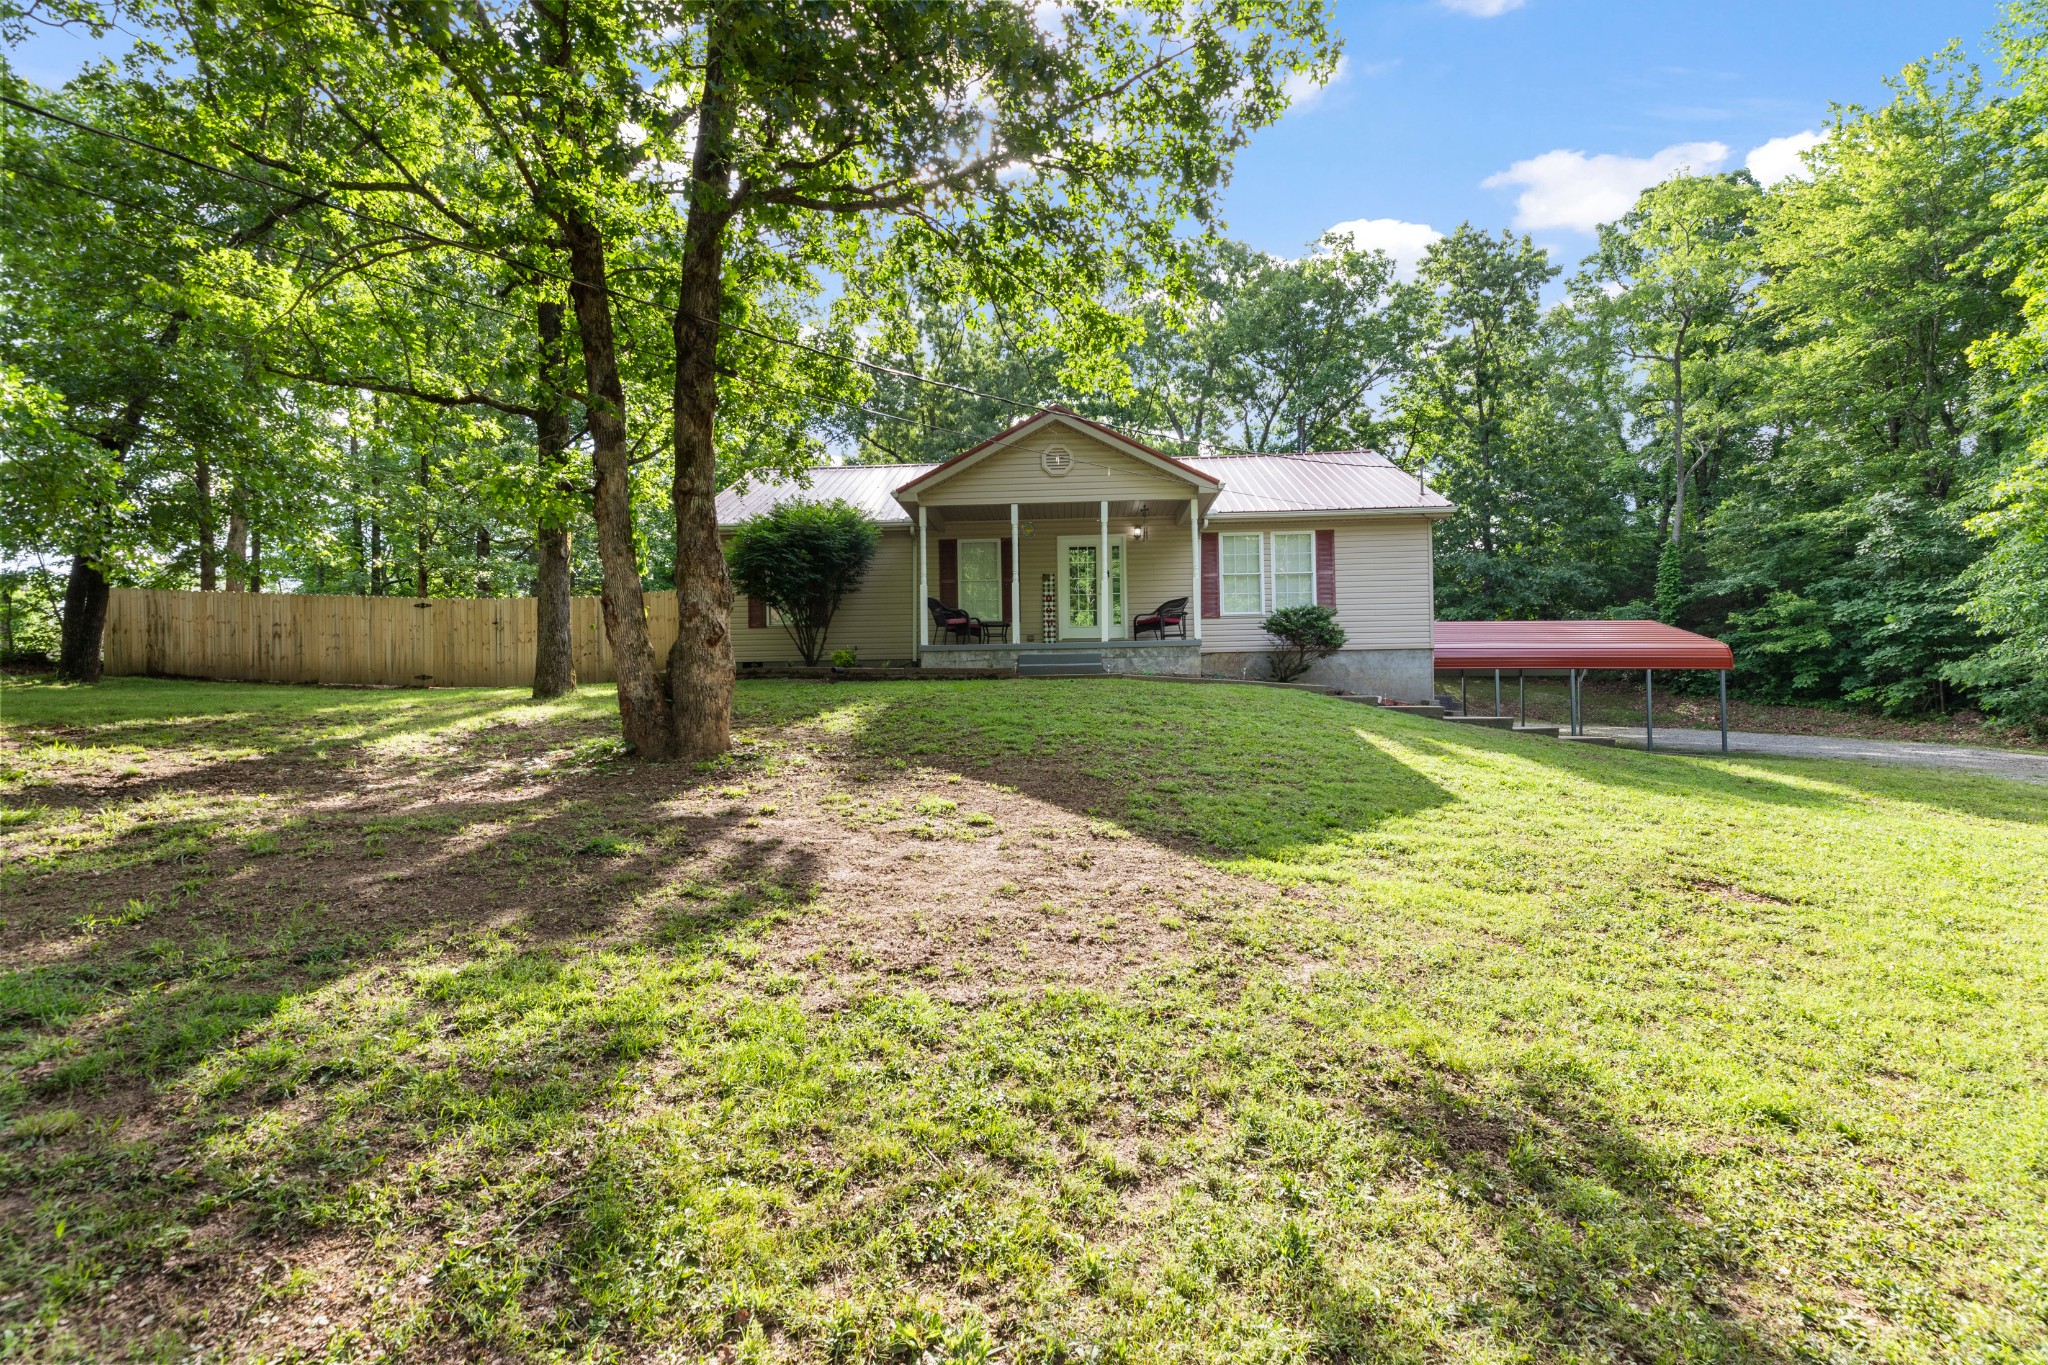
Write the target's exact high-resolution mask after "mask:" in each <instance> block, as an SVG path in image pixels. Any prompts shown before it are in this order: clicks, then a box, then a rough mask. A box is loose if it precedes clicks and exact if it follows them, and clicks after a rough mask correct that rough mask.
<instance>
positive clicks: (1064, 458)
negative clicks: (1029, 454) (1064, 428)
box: [1038, 446, 1074, 478]
mask: <svg viewBox="0 0 2048 1365" xmlns="http://www.w3.org/2000/svg"><path fill="white" fill-rule="evenodd" d="M1038 462H1039V463H1040V464H1042V465H1044V466H1045V472H1046V473H1048V474H1050V475H1052V476H1053V477H1054V478H1058V477H1060V475H1062V474H1065V473H1066V472H1067V471H1068V470H1070V469H1072V468H1073V467H1074V457H1073V456H1072V455H1070V454H1068V453H1067V451H1066V450H1065V449H1064V448H1062V447H1060V446H1053V447H1052V448H1051V449H1049V450H1045V451H1042V452H1040V453H1039V456H1038Z"/></svg>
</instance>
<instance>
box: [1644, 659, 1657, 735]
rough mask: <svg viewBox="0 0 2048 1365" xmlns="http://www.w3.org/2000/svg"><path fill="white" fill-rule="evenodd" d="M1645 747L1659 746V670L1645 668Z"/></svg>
mask: <svg viewBox="0 0 2048 1365" xmlns="http://www.w3.org/2000/svg"><path fill="white" fill-rule="evenodd" d="M1643 747H1644V748H1645V749H1654V748H1656V747H1657V670H1656V669H1654V668H1646V669H1644V670H1643Z"/></svg>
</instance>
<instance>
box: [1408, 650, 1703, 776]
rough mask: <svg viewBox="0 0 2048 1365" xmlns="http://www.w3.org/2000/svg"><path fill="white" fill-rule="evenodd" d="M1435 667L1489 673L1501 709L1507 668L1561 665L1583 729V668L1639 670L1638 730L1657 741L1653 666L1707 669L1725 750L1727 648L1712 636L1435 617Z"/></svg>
mask: <svg viewBox="0 0 2048 1365" xmlns="http://www.w3.org/2000/svg"><path fill="white" fill-rule="evenodd" d="M1436 666H1437V670H1438V671H1439V672H1442V671H1444V670H1446V669H1456V670H1457V671H1458V673H1459V674H1460V675H1461V676H1462V675H1465V674H1468V673H1470V672H1471V671H1473V670H1475V669H1477V670H1481V671H1484V670H1488V669H1491V670H1492V672H1493V709H1494V711H1495V713H1496V714H1497V713H1498V712H1499V711H1500V678H1501V674H1502V673H1503V672H1506V671H1512V672H1514V673H1515V674H1516V677H1517V679H1518V680H1519V679H1520V678H1521V676H1522V675H1524V674H1526V673H1527V672H1528V671H1530V670H1531V669H1534V670H1538V671H1541V672H1546V673H1547V672H1554V671H1557V670H1563V671H1565V672H1566V673H1567V674H1569V676H1570V678H1571V707H1572V714H1571V727H1572V733H1573V734H1575V735H1576V734H1581V733H1583V732H1584V729H1585V726H1584V718H1583V716H1582V715H1581V711H1580V706H1579V684H1580V682H1581V681H1582V680H1583V678H1584V676H1585V674H1586V672H1587V671H1588V670H1589V669H1595V668H1640V669H1642V670H1643V701H1644V716H1643V719H1644V734H1645V736H1646V739H1647V741H1648V743H1649V745H1650V747H1651V748H1655V747H1656V745H1657V721H1656V701H1657V694H1656V671H1657V670H1658V669H1660V668H1707V669H1713V670H1714V671H1715V672H1717V673H1719V674H1720V675H1721V748H1722V750H1723V751H1724V752H1725V751H1726V750H1727V748H1728V670H1729V669H1731V668H1733V667H1735V654H1734V651H1733V650H1731V649H1729V648H1728V646H1726V645H1724V644H1722V643H1721V642H1720V641H1719V640H1714V639H1709V638H1708V637H1707V636H1704V635H1695V634H1693V633H1692V632H1691V631H1689V630H1680V629H1679V628H1678V627H1676V626H1667V625H1665V624H1664V623H1663V622H1661V621H1439V622H1437V623H1436Z"/></svg>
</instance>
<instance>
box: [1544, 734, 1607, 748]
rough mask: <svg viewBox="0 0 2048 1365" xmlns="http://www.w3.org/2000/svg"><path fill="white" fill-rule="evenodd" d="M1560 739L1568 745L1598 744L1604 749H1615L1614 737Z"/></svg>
mask: <svg viewBox="0 0 2048 1365" xmlns="http://www.w3.org/2000/svg"><path fill="white" fill-rule="evenodd" d="M1558 738H1559V739H1561V740H1564V741H1565V742H1566V743H1568V744H1597V745H1599V746H1600V747H1601V748H1603V749H1612V748H1613V747H1614V737H1613V736H1612V735H1559V736H1558Z"/></svg>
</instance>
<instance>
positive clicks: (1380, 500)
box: [718, 450, 1451, 526]
mask: <svg viewBox="0 0 2048 1365" xmlns="http://www.w3.org/2000/svg"><path fill="white" fill-rule="evenodd" d="M1180 463H1182V464H1185V465H1187V466H1188V467H1189V468H1191V469H1193V470H1195V471H1196V472H1197V473H1200V474H1203V475H1205V476H1207V477H1209V478H1213V479H1217V480H1220V481H1221V482H1222V485H1223V487H1222V490H1221V491H1220V492H1219V493H1218V494H1217V495H1216V500H1215V502H1214V504H1213V505H1211V507H1210V508H1209V513H1208V514H1209V515H1210V516H1226V517H1227V516H1248V515H1264V516H1284V515H1288V514H1293V513H1303V512H1417V513H1421V514H1424V515H1431V514H1434V515H1438V516H1441V515H1443V514H1445V513H1447V512H1449V511H1450V510H1451V504H1450V503H1449V501H1447V500H1446V499H1445V498H1443V497H1442V496H1441V495H1439V494H1437V493H1436V492H1434V491H1432V490H1429V489H1426V488H1424V487H1423V486H1422V485H1421V484H1420V483H1419V482H1418V481H1417V480H1416V479H1415V477H1414V476H1413V475H1410V474H1405V473H1403V472H1402V471H1401V470H1399V469H1397V468H1395V466H1394V463H1393V461H1391V460H1389V459H1388V458H1387V457H1386V456H1384V455H1379V454H1376V453H1374V452H1372V451H1369V450H1328V451H1310V452H1306V453H1303V454H1285V455H1210V456H1205V457H1203V458H1200V459H1189V460H1184V461H1181V462H1180ZM937 468H939V466H938V465H936V464H886V465H873V464H871V465H826V466H822V467H820V468H817V469H813V470H810V471H808V473H807V475H806V479H807V481H808V484H809V486H808V487H806V486H804V484H801V483H799V482H797V481H796V480H794V479H788V478H778V477H775V476H762V477H757V478H755V479H752V480H750V481H748V482H745V483H742V484H740V485H738V486H736V487H734V488H729V489H727V490H726V491H725V492H723V493H720V494H719V495H718V524H719V525H721V526H731V525H733V524H734V523H736V522H741V521H745V520H746V519H747V518H748V517H751V516H754V515H756V514H757V513H761V512H765V511H767V510H768V509H769V508H771V507H773V506H775V505H776V504H777V503H780V502H789V501H793V500H794V501H805V502H825V501H829V500H831V499H833V498H843V499H845V500H846V501H847V502H850V503H852V504H853V505H854V506H855V507H858V508H860V509H861V511H863V512H865V513H866V514H867V515H868V516H870V517H872V518H874V519H875V520H876V521H877V522H879V523H882V524H884V525H891V526H903V525H908V524H909V522H910V514H909V513H908V512H906V511H905V510H904V509H903V506H902V504H900V503H898V502H897V501H896V497H895V493H896V490H897V489H899V488H901V487H903V486H904V485H906V484H910V483H914V482H915V481H917V480H918V479H920V478H922V477H923V476H924V475H926V474H929V473H931V472H932V471H933V470H935V469H937Z"/></svg>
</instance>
